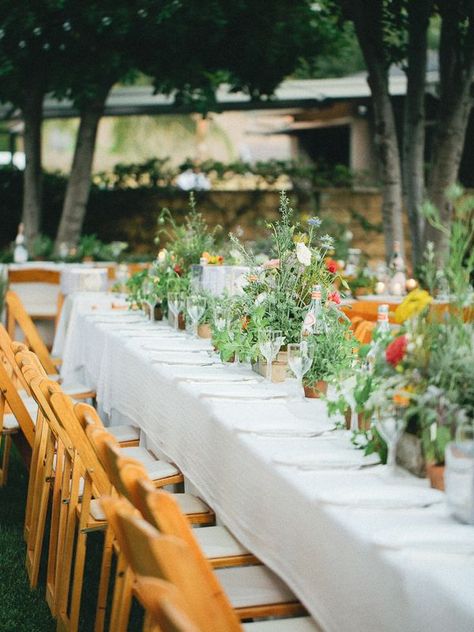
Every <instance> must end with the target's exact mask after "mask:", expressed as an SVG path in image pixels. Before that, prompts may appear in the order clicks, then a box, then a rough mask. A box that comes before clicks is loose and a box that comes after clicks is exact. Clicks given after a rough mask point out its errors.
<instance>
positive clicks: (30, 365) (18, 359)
mask: <svg viewBox="0 0 474 632" xmlns="http://www.w3.org/2000/svg"><path fill="white" fill-rule="evenodd" d="M11 350H12V353H13V361H14V364H15V367H16V368H17V370H18V371H19V372H20V374H21V377H22V379H23V380H24V381H25V383H26V387H27V389H28V392H29V393H30V395H32V396H33V398H34V399H35V400H36V401H37V397H34V395H33V391H32V389H31V383H32V380H33V379H35V378H37V379H38V380H39V379H41V378H44V377H46V373H45V371H44V369H43V366H42V365H41V362H40V361H39V359H38V357H37V356H36V355H35V354H34V353H33V352H32V351H29V350H28V349H27V348H26V347H25V346H24V345H23V344H21V343H14V344H13V345H12V349H11ZM54 450H55V444H54V441H52V438H51V431H50V430H49V426H48V424H47V423H46V421H45V418H44V413H43V409H42V408H41V406H38V416H37V419H36V426H35V438H34V443H33V448H32V453H31V462H30V473H29V478H28V493H27V497H26V510H25V523H24V529H23V535H24V538H25V540H26V542H28V540H29V533H30V529H31V522H32V521H34V522H35V524H36V521H37V513H36V511H33V504H35V510H37V511H39V510H40V509H39V507H38V505H37V504H36V503H37V502H38V501H39V498H40V492H39V491H38V490H37V485H38V482H39V481H42V482H43V483H47V481H48V477H49V476H50V475H51V474H50V473H46V470H47V469H48V452H52V453H54ZM46 502H47V499H46ZM30 580H31V577H30ZM35 585H36V580H35V579H34V580H33V583H32V586H35Z"/></svg>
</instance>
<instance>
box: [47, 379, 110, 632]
mask: <svg viewBox="0 0 474 632" xmlns="http://www.w3.org/2000/svg"><path fill="white" fill-rule="evenodd" d="M50 403H51V408H52V411H53V413H54V415H55V418H56V420H57V422H58V423H59V425H60V426H61V427H62V428H63V429H64V431H65V432H66V434H67V435H68V436H69V438H70V441H71V443H72V445H73V446H74V449H75V451H76V452H77V454H78V456H79V459H80V462H81V464H82V478H83V484H82V485H81V491H80V498H79V489H78V490H77V492H76V493H77V498H75V500H76V501H79V500H80V502H75V503H71V502H70V503H69V505H68V509H67V518H66V520H65V525H64V530H63V534H60V537H61V539H62V540H63V541H64V546H62V547H59V546H58V550H57V553H56V556H57V565H56V573H57V575H56V586H57V588H58V590H57V591H56V594H55V612H56V615H57V616H58V630H66V631H72V632H75V631H76V630H77V629H78V626H79V614H80V606H81V599H82V592H83V581H84V566H85V556H86V545H87V534H88V533H90V532H91V531H98V530H100V531H104V530H106V528H107V522H106V520H105V516H104V515H103V513H102V511H101V509H100V505H99V502H98V499H99V498H101V497H102V496H104V495H105V494H110V493H111V491H112V486H111V483H110V480H109V478H108V476H107V474H106V472H105V470H104V468H103V467H102V464H101V463H100V461H99V459H98V458H97V455H96V454H95V452H94V450H93V449H92V447H91V445H90V442H89V440H88V439H87V436H86V433H85V429H84V426H83V420H82V419H79V418H78V416H77V415H76V413H75V410H74V404H73V402H72V400H71V398H70V397H68V396H67V395H66V394H65V393H64V392H62V391H61V390H56V391H55V392H54V393H52V395H51V402H50ZM83 406H87V405H86V404H84V405H83ZM87 408H89V409H90V413H91V414H95V411H94V409H93V408H92V407H89V406H87ZM71 495H72V494H71Z"/></svg>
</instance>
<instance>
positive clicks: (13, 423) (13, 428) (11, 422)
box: [3, 413, 20, 433]
mask: <svg viewBox="0 0 474 632" xmlns="http://www.w3.org/2000/svg"><path fill="white" fill-rule="evenodd" d="M19 429H20V426H19V425H18V422H17V420H16V417H15V415H14V414H13V413H7V414H6V415H4V416H3V432H4V433H7V432H17V431H18V430H19Z"/></svg>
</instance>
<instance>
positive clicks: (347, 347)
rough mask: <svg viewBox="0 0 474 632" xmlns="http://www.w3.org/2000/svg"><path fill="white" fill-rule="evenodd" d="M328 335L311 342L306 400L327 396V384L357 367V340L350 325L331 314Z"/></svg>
mask: <svg viewBox="0 0 474 632" xmlns="http://www.w3.org/2000/svg"><path fill="white" fill-rule="evenodd" d="M326 318H327V319H328V331H327V333H325V334H320V335H318V336H312V337H311V339H310V341H309V342H310V347H311V355H312V358H313V359H312V363H311V367H310V369H309V371H308V372H307V373H306V375H305V376H304V378H303V386H304V391H305V395H306V397H309V398H317V397H321V395H325V394H326V392H327V388H328V384H329V382H331V381H332V380H333V379H334V378H336V377H337V376H343V375H345V374H347V372H348V370H349V369H350V368H351V367H352V365H353V363H354V353H353V349H354V339H353V336H352V332H351V330H350V324H349V323H347V322H346V321H345V320H342V319H340V318H339V317H338V315H337V314H335V313H331V312H330V313H329V314H328V315H327V316H326Z"/></svg>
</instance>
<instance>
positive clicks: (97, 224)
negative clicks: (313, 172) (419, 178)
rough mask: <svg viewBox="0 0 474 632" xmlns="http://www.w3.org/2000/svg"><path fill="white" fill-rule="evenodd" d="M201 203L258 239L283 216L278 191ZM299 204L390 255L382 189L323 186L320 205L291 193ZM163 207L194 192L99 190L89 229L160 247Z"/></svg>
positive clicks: (371, 249) (137, 245)
mask: <svg viewBox="0 0 474 632" xmlns="http://www.w3.org/2000/svg"><path fill="white" fill-rule="evenodd" d="M196 197H197V204H198V208H199V210H200V211H201V212H202V213H203V215H204V216H205V218H206V220H207V221H208V223H209V225H210V226H215V225H216V224H219V225H220V226H222V228H223V231H224V233H228V232H229V231H235V230H236V229H237V228H239V232H241V233H242V235H243V238H244V239H255V238H258V237H259V236H263V235H264V234H265V232H266V229H265V223H266V222H267V221H269V220H272V219H275V218H276V217H277V209H278V202H279V193H278V191H258V190H257V191H209V192H202V193H199V194H197V196H196ZM290 197H291V198H292V203H293V204H294V207H295V208H296V209H298V210H299V211H300V212H302V213H306V214H314V213H315V212H316V213H319V214H321V215H322V216H326V217H330V218H332V219H333V220H335V221H337V222H338V223H342V224H345V225H347V227H348V228H349V229H350V230H351V231H352V233H353V234H354V239H353V246H354V247H358V248H361V249H362V250H363V251H365V252H367V253H368V254H369V255H370V256H371V257H372V258H380V259H382V258H383V257H384V240H383V234H382V232H381V211H380V209H381V196H380V194H379V193H378V191H376V190H366V191H351V190H346V189H324V190H321V191H317V192H316V195H315V202H316V207H317V210H316V211H314V210H312V208H311V207H310V206H309V204H308V202H307V200H305V199H303V198H302V197H300V196H298V195H297V194H291V196H290ZM163 207H168V208H170V209H172V210H173V211H174V212H175V214H176V215H177V217H179V216H184V215H185V213H186V212H187V209H188V196H187V195H186V194H185V193H183V192H181V191H165V190H163V191H157V190H142V189H140V190H124V191H107V192H105V191H104V192H101V191H96V192H95V193H94V194H93V195H92V196H91V200H90V203H89V209H88V214H87V218H86V223H85V226H84V232H86V233H91V232H95V233H97V234H98V235H99V237H101V238H103V239H106V240H109V241H110V240H112V239H119V240H124V241H128V242H129V243H130V245H131V247H132V249H134V250H138V251H140V250H142V251H146V250H150V249H151V248H153V247H154V245H153V237H154V234H155V232H156V218H157V216H158V213H159V212H160V210H161V209H162V208H163Z"/></svg>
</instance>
